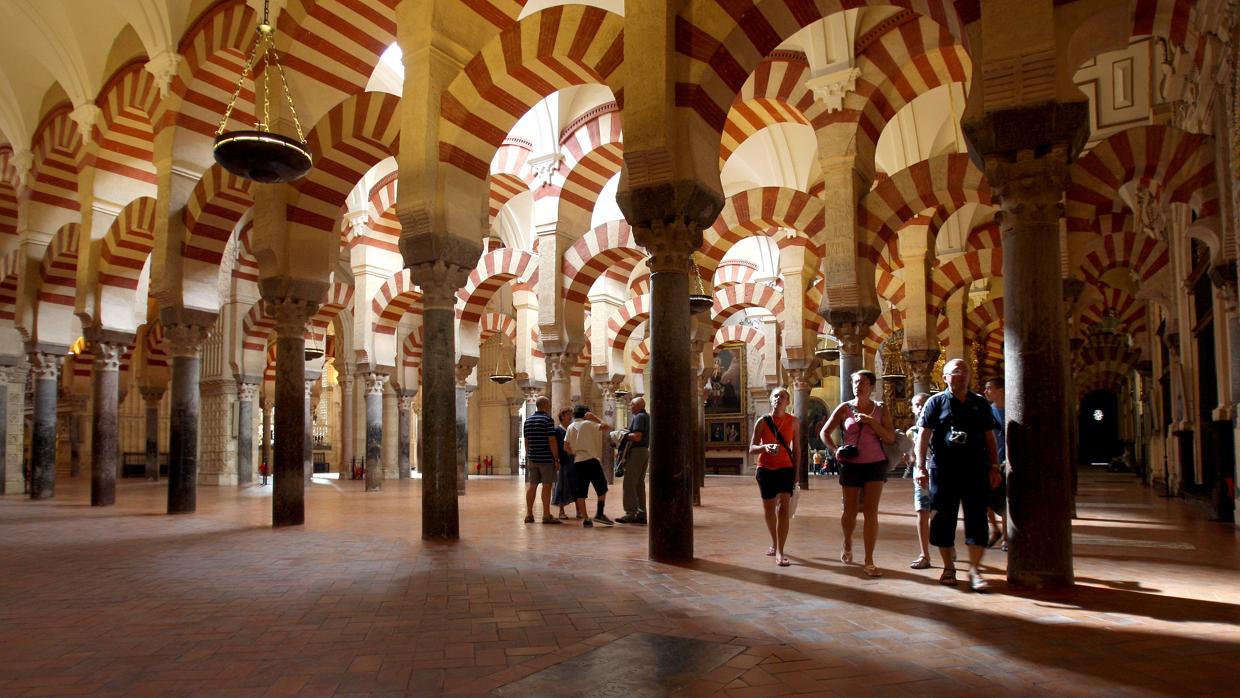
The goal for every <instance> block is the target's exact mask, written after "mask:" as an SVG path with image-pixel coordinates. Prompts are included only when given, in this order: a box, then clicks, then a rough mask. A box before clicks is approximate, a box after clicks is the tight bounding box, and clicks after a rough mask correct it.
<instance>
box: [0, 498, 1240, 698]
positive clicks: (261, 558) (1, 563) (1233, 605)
mask: <svg viewBox="0 0 1240 698" xmlns="http://www.w3.org/2000/svg"><path fill="white" fill-rule="evenodd" d="M813 486H814V487H815V488H816V489H814V490H813V491H812V492H810V493H809V495H808V496H807V497H805V498H804V500H803V502H802V505H801V506H802V509H801V510H800V511H799V512H798V515H797V517H796V519H795V520H794V522H793V528H792V535H791V539H790V544H789V554H790V555H791V556H793V559H794V565H793V566H792V567H790V568H786V569H781V568H777V567H775V565H774V563H773V560H772V558H768V557H765V556H764V555H763V554H762V553H763V551H764V550H765V548H766V545H767V542H766V535H765V530H764V528H763V525H762V522H761V513H760V512H761V509H760V503H759V500H758V497H757V488H756V487H755V486H754V484H753V483H752V481H751V480H749V479H747V478H712V479H710V481H709V482H708V484H707V488H706V490H705V491H704V493H703V499H704V501H705V503H706V505H705V506H704V507H701V508H699V509H697V510H696V512H695V513H696V521H697V525H696V531H695V534H696V539H697V553H698V555H699V559H698V561H697V562H695V563H693V564H691V565H685V566H668V565H658V564H654V563H652V562H649V561H648V560H647V559H646V539H645V529H643V528H640V527H619V526H618V527H616V528H614V529H607V528H594V529H592V530H584V529H581V528H579V527H578V526H542V525H537V524H535V525H525V524H522V523H521V515H522V504H521V501H522V500H521V496H522V495H521V490H520V487H519V485H518V483H516V482H515V481H513V480H510V479H506V478H495V479H483V480H473V481H471V482H470V484H469V488H470V492H469V494H468V495H467V496H466V497H465V498H464V499H463V500H462V503H461V506H462V523H461V532H462V540H461V542H459V543H456V544H450V545H449V544H426V543H423V542H422V541H421V540H420V538H419V521H420V513H419V494H418V493H419V489H420V482H419V481H417V480H413V481H403V482H386V483H384V491H383V492H380V493H369V494H367V493H364V492H363V491H362V483H360V482H344V483H339V482H336V481H334V480H330V481H322V482H316V484H315V486H314V487H313V489H312V491H311V492H310V494H309V497H308V508H307V519H308V522H307V524H306V526H305V527H303V528H297V529H293V530H289V529H284V530H278V531H273V530H271V529H270V528H269V527H268V525H267V524H268V522H269V521H270V499H269V496H270V488H258V487H253V488H248V489H243V490H237V489H233V488H220V489H217V488H210V487H204V488H202V489H200V490H199V511H198V513H197V514H195V515H190V516H178V517H169V516H166V515H164V514H163V509H164V489H163V486H162V485H161V484H150V483H138V482H125V483H122V485H121V486H120V491H119V493H118V497H117V499H118V502H119V504H118V505H117V506H116V507H114V508H111V509H104V510H96V509H91V508H90V507H89V506H87V502H88V499H89V482H88V480H87V479H86V478H80V479H78V480H77V481H62V482H60V483H58V485H57V487H58V493H59V494H58V497H57V499H55V500H53V501H51V502H41V503H35V502H30V501H28V500H25V499H23V498H22V497H21V496H20V495H8V496H5V497H2V498H0V695H3V696H10V695H11V696H39V695H71V694H85V693H94V694H112V695H119V694H126V695H189V694H208V695H229V696H231V695H238V696H240V695H324V696H326V695H363V694H371V695H376V694H388V695H409V694H417V695H435V694H440V693H457V694H462V695H485V694H487V693H488V692H490V691H492V690H494V689H496V688H499V687H502V686H504V685H505V684H509V683H512V682H514V681H517V680H519V679H521V678H523V677H525V676H528V675H529V674H532V673H534V672H537V671H539V670H541V669H544V668H547V667H549V666H553V665H555V664H557V663H559V662H562V661H564V660H565V659H568V658H570V657H574V656H576V655H578V654H581V653H584V652H587V651H589V650H591V649H592V648H594V647H597V646H600V645H603V644H606V643H608V642H610V641H612V640H615V639H617V638H619V637H623V636H626V635H628V634H631V633H635V632H646V633H662V634H671V635H681V636H691V637H696V638H700V639H707V640H713V641H717V642H721V643H731V644H735V645H738V646H741V647H743V648H744V651H743V652H741V653H740V654H737V655H736V656H735V657H734V658H733V659H731V660H729V661H728V662H726V663H725V664H723V665H721V666H719V667H717V668H716V669H714V670H712V671H710V672H708V673H707V674H705V675H703V676H701V677H700V679H698V680H697V681H696V682H695V683H693V684H692V685H690V686H688V687H687V688H685V689H684V691H683V694H684V695H711V694H728V695H736V696H765V695H786V694H792V693H807V694H816V695H897V694H898V695H905V694H910V693H917V694H951V695H995V694H1016V695H1029V694H1057V695H1060V696H1064V695H1084V694H1089V695H1095V694H1104V695H1105V694H1112V695H1164V694H1165V695H1171V694H1175V695H1188V694H1216V695H1224V694H1230V695H1235V694H1236V691H1237V690H1240V689H1238V687H1237V680H1236V675H1237V674H1236V668H1237V666H1238V665H1240V605H1238V604H1240V591H1238V587H1240V585H1238V584H1237V582H1238V581H1240V576H1237V573H1236V570H1237V567H1240V544H1238V538H1240V536H1238V535H1237V532H1236V530H1235V529H1234V528H1232V527H1231V526H1230V525H1226V524H1217V523H1210V522H1206V521H1203V520H1201V518H1200V517H1199V516H1198V515H1197V514H1196V513H1195V511H1193V510H1192V509H1191V508H1190V507H1188V506H1186V505H1185V504H1184V503H1183V502H1179V501H1174V500H1171V501H1168V500H1164V499H1160V498H1158V497H1157V496H1155V495H1154V493H1152V492H1150V491H1149V490H1147V489H1144V488H1142V487H1141V486H1139V485H1138V484H1137V483H1136V481H1135V479H1134V478H1133V477H1132V476H1123V475H1107V474H1103V473H1090V474H1086V475H1085V476H1083V479H1082V488H1081V497H1080V504H1079V513H1080V515H1081V518H1080V519H1078V520H1077V522H1076V527H1075V528H1076V535H1077V543H1076V565H1077V567H1076V569H1077V574H1078V580H1079V581H1080V586H1079V587H1078V588H1077V589H1075V590H1073V591H1071V592H1063V593H1055V594H1036V593H1030V592H1026V591H1018V590H1014V589H1009V588H1008V587H1007V585H1006V584H1005V583H1003V582H1002V581H1000V576H1001V575H1000V573H999V568H1001V567H1002V565H1003V564H1004V555H1003V554H1002V553H999V552H997V551H995V552H994V553H992V554H990V555H989V556H988V561H989V563H990V565H992V566H994V568H995V570H994V571H995V581H996V583H995V585H994V591H993V593H990V594H987V595H978V594H972V593H969V592H966V591H964V590H963V589H948V588H943V587H940V586H939V585H938V584H937V583H936V582H937V577H938V574H939V570H937V569H931V570H924V571H912V570H909V569H908V568H907V563H908V562H909V561H910V559H911V558H912V557H913V554H914V552H915V544H914V542H913V538H914V531H913V528H912V525H913V522H914V519H913V516H912V511H911V506H910V500H911V493H910V484H909V481H908V480H900V481H893V482H891V483H889V485H888V490H887V493H886V495H885V497H884V500H883V506H882V512H883V518H882V526H883V528H882V533H881V539H880V541H879V550H878V555H877V559H878V563H879V564H880V566H882V567H884V568H885V569H886V576H885V577H884V578H882V579H878V580H871V579H867V578H864V577H863V575H862V574H861V569H860V568H859V567H858V566H855V565H854V566H844V565H841V564H840V563H839V562H838V561H837V560H836V558H837V556H838V552H839V547H840V533H839V525H838V523H837V519H836V517H837V514H838V511H839V502H838V488H837V486H836V484H835V483H834V482H833V481H829V480H815V481H814V483H813ZM616 497H617V499H618V498H619V492H618V490H617V491H616ZM616 504H618V502H617V503H616ZM616 504H613V505H612V507H611V510H610V512H609V513H611V514H612V515H613V516H615V515H617V514H618V513H619V511H618V510H619V507H618V506H617V505H616ZM592 506H593V505H592V504H591V507H592Z"/></svg>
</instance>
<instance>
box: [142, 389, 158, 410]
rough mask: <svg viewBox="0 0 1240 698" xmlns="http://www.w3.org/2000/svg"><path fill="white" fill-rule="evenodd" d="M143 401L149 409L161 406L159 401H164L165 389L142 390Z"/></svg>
mask: <svg viewBox="0 0 1240 698" xmlns="http://www.w3.org/2000/svg"><path fill="white" fill-rule="evenodd" d="M140 390H141V392H142V400H143V401H144V402H145V403H146V404H147V406H148V407H157V406H159V401H160V400H163V399H164V389H163V388H141V389H140Z"/></svg>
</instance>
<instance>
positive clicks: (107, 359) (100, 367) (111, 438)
mask: <svg viewBox="0 0 1240 698" xmlns="http://www.w3.org/2000/svg"><path fill="white" fill-rule="evenodd" d="M122 349H123V347H122V345H121V344H119V343H117V342H107V341H98V342H91V351H92V352H93V353H94V355H95V365H94V370H93V371H92V373H91V382H92V383H93V384H94V385H93V393H94V395H93V400H94V402H93V405H92V407H93V409H92V410H91V416H92V419H94V424H92V425H91V430H90V461H91V462H90V505H91V506H92V507H106V506H111V505H113V504H115V503H116V461H117V460H118V457H119V448H118V446H119V444H118V442H117V437H118V432H119V422H118V418H117V409H118V407H119V406H118V404H117V400H118V398H119V395H120V393H119V389H120V384H119V379H120V368H121V351H122Z"/></svg>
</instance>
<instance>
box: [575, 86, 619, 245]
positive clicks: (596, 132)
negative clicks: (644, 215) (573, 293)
mask: <svg viewBox="0 0 1240 698" xmlns="http://www.w3.org/2000/svg"><path fill="white" fill-rule="evenodd" d="M586 116H588V117H589V118H588V119H587V120H585V121H584V122H583V123H580V124H578V125H573V124H570V125H569V128H572V129H573V131H572V132H571V133H568V135H566V136H565V137H564V138H563V139H561V142H560V146H561V150H562V152H564V154H565V159H564V163H563V165H561V170H562V171H563V172H564V173H565V175H564V186H563V187H561V189H560V192H559V193H560V210H559V216H560V221H561V222H562V223H563V224H564V226H565V227H566V228H567V229H568V230H569V232H572V233H578V232H580V231H583V230H585V229H586V228H589V227H590V220H591V214H592V212H593V211H594V207H595V204H597V203H598V197H599V194H600V193H601V192H602V191H603V187H605V186H606V185H607V182H609V181H610V180H611V178H612V177H615V176H616V175H618V174H619V173H620V167H621V165H623V164H624V144H623V142H622V137H621V130H620V108H619V107H618V106H617V105H616V103H615V102H609V103H608V104H604V105H600V107H596V108H595V109H593V110H591V111H590V112H588V113H587V115H586Z"/></svg>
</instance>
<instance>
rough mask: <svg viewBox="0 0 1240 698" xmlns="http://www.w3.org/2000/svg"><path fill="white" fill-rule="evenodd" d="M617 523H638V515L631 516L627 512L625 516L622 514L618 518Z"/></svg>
mask: <svg viewBox="0 0 1240 698" xmlns="http://www.w3.org/2000/svg"><path fill="white" fill-rule="evenodd" d="M616 523H618V524H631V523H637V517H636V516H629V515H628V514H625V515H624V516H621V517H620V518H618V519H616Z"/></svg>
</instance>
